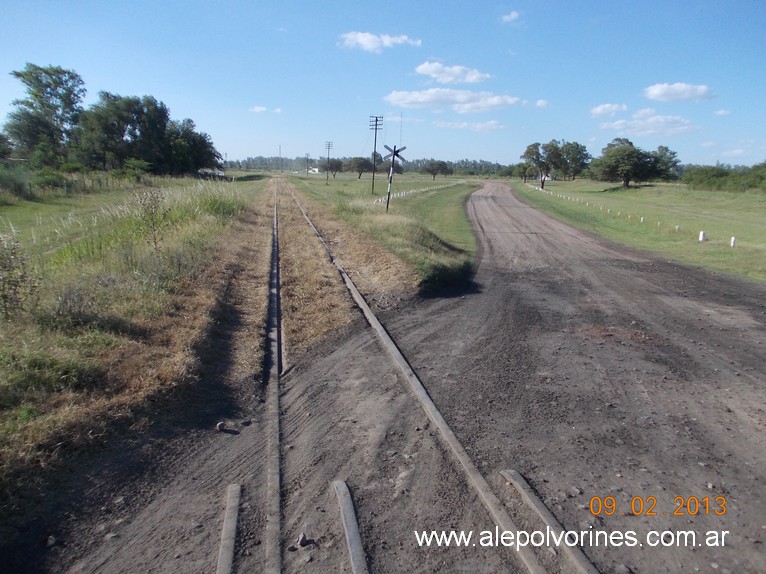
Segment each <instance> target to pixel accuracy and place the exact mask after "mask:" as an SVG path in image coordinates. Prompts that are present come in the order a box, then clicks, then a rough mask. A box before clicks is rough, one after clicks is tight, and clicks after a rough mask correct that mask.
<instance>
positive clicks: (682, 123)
mask: <svg viewBox="0 0 766 574" xmlns="http://www.w3.org/2000/svg"><path fill="white" fill-rule="evenodd" d="M601 127H602V128H603V129H607V130H613V131H616V132H619V133H623V134H626V135H631V136H654V135H662V136H670V135H677V134H683V133H688V132H690V131H693V130H694V129H695V127H694V124H692V123H691V122H690V121H689V120H687V119H685V118H682V117H681V116H662V115H658V114H657V113H656V112H655V110H654V109H652V108H644V109H641V110H638V111H637V112H636V113H635V114H633V117H632V118H631V119H629V120H617V121H614V122H605V123H602V124H601Z"/></svg>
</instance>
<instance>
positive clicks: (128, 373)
mask: <svg viewBox="0 0 766 574" xmlns="http://www.w3.org/2000/svg"><path fill="white" fill-rule="evenodd" d="M268 209H269V202H268V198H267V197H266V194H264V193H260V194H259V195H256V197H255V200H254V203H252V204H250V205H249V206H248V208H247V211H246V213H245V214H244V215H243V216H242V217H240V218H239V220H238V221H236V222H235V223H234V224H233V225H231V226H230V227H229V228H228V229H227V232H226V233H225V234H223V235H222V236H221V237H220V238H219V240H218V242H217V244H216V246H215V248H214V249H213V254H214V255H213V257H211V258H210V260H209V261H208V263H207V264H205V266H204V268H203V270H202V272H200V273H198V274H195V275H194V276H193V278H190V279H186V280H184V281H182V282H181V283H180V284H179V285H177V286H176V287H175V288H174V289H173V292H172V294H171V295H170V296H169V301H168V304H167V307H166V312H164V313H162V314H160V315H155V316H148V317H146V318H144V319H134V326H135V327H134V329H133V334H132V336H130V337H121V338H120V339H119V342H118V343H116V344H115V345H113V346H112V347H111V348H110V349H109V350H108V351H107V352H105V353H104V354H103V355H102V356H100V357H98V364H99V367H100V373H101V374H102V377H103V379H104V380H103V381H99V385H98V388H99V389H100V390H99V391H98V392H95V391H93V392H89V391H87V390H86V391H85V392H82V391H74V390H63V391H61V392H57V393H51V394H50V395H49V396H48V397H46V399H45V400H46V403H45V404H44V405H40V407H39V411H40V412H42V413H44V414H40V413H37V416H34V417H30V418H29V420H26V421H19V422H18V424H17V425H16V426H15V428H14V429H12V430H13V432H5V433H4V434H3V440H2V445H1V446H0V486H1V487H2V488H0V492H2V494H1V495H0V515H7V514H18V513H23V512H26V511H28V510H29V509H25V508H22V507H21V506H20V505H21V504H23V503H24V502H23V500H21V498H20V494H19V493H21V492H25V493H27V494H29V493H31V494H35V493H41V492H44V490H45V489H46V488H50V484H51V483H52V481H53V482H55V473H56V469H57V468H58V467H60V466H61V465H65V464H67V463H68V462H69V459H70V458H71V457H72V455H75V454H86V455H87V453H88V452H89V450H90V449H91V448H94V447H95V448H98V449H99V450H100V449H101V448H102V447H103V446H104V445H106V444H113V445H114V444H119V441H120V440H125V439H127V440H130V438H131V437H132V438H136V437H137V436H138V435H137V434H136V433H140V431H142V430H143V429H145V428H147V427H150V426H152V425H155V424H160V425H161V424H167V423H168V421H170V424H172V422H173V421H174V420H176V421H178V420H182V419H184V418H186V419H188V418H190V417H194V416H195V413H194V412H189V405H190V404H191V405H194V404H200V403H202V402H204V400H203V401H200V396H201V395H204V394H205V393H211V392H212V393H215V392H217V391H216V390H215V388H212V389H211V387H215V385H220V386H221V387H223V386H224V384H225V381H224V380H221V379H222V378H223V377H213V378H214V379H215V380H213V381H212V382H211V381H204V380H203V379H204V378H205V377H206V375H207V374H210V373H206V371H205V369H206V368H207V366H206V365H205V363H206V362H207V360H208V358H209V357H216V356H220V355H221V353H225V354H226V356H227V357H228V359H227V361H228V363H230V364H232V365H233V364H236V365H237V368H238V369H239V371H240V373H230V375H231V376H234V377H236V376H240V375H241V374H243V373H247V374H249V375H253V374H257V375H258V376H259V375H260V372H261V370H262V363H263V353H264V344H263V334H264V329H265V320H266V305H267V296H268V293H267V292H268V270H269V253H270V240H271V219H270V218H268V217H263V216H262V214H263V213H264V212H268ZM233 306H234V307H236V308H237V310H236V311H237V313H238V314H239V315H238V317H237V321H236V324H237V328H238V329H239V330H244V331H246V332H247V336H241V337H240V336H235V335H233V334H232V335H231V336H230V337H228V339H226V340H224V339H223V338H222V337H221V323H224V322H226V321H227V320H228V319H229V318H230V317H227V316H226V317H225V316H224V315H226V314H227V313H229V312H230V309H231V308H232V307H233ZM224 347H225V348H224ZM214 374H220V375H226V373H214ZM8 430H9V429H6V431H8ZM133 435H135V436H133ZM46 485H48V486H46ZM20 500H21V502H20ZM27 503H28V502H27Z"/></svg>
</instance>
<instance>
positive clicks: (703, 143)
mask: <svg viewBox="0 0 766 574" xmlns="http://www.w3.org/2000/svg"><path fill="white" fill-rule="evenodd" d="M700 147H704V148H711V147H715V142H711V141H707V142H702V143H701V144H700Z"/></svg>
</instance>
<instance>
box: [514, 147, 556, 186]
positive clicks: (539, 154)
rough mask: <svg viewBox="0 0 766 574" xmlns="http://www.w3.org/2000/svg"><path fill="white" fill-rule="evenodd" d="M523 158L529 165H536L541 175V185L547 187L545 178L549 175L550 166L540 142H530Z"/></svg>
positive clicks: (536, 169) (535, 167)
mask: <svg viewBox="0 0 766 574" xmlns="http://www.w3.org/2000/svg"><path fill="white" fill-rule="evenodd" d="M521 159H523V160H524V161H525V163H527V165H530V166H532V167H534V169H535V171H537V173H538V174H539V177H540V187H541V188H543V189H545V178H546V177H547V175H548V170H549V169H550V167H549V166H548V162H547V161H546V160H545V154H544V153H543V151H542V149H541V146H540V143H539V142H535V143H533V144H529V145H528V146H527V149H525V150H524V153H523V154H522V155H521Z"/></svg>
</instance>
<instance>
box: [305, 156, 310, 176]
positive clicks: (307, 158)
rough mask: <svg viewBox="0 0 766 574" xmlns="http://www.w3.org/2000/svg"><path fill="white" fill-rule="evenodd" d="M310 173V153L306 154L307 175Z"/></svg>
mask: <svg viewBox="0 0 766 574" xmlns="http://www.w3.org/2000/svg"><path fill="white" fill-rule="evenodd" d="M308 174H309V154H306V176H308Z"/></svg>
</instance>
